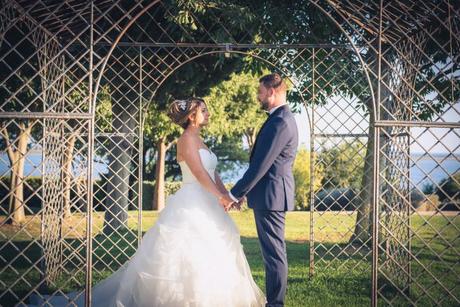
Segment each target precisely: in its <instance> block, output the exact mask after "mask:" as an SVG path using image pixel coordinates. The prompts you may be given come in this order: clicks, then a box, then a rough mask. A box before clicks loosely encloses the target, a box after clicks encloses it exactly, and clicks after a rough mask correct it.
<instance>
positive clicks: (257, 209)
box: [222, 73, 298, 307]
mask: <svg viewBox="0 0 460 307" xmlns="http://www.w3.org/2000/svg"><path fill="white" fill-rule="evenodd" d="M259 82H260V83H259V91H258V95H257V99H258V100H259V101H260V103H261V106H262V108H263V109H264V110H265V111H268V113H269V114H270V115H269V116H268V118H267V120H266V121H265V123H264V124H263V126H262V128H261V129H260V131H259V134H258V135H257V138H256V141H255V144H254V146H253V148H252V152H251V156H250V160H249V167H248V169H247V171H246V172H245V173H244V175H243V177H242V178H241V179H240V180H239V181H238V182H237V183H236V184H235V186H234V187H233V188H232V189H231V190H230V193H229V195H228V196H229V197H227V198H225V199H224V200H222V205H223V206H224V207H226V208H229V207H230V206H231V204H232V202H236V203H239V202H240V201H241V200H242V199H243V198H244V196H247V201H248V206H249V207H250V208H252V209H253V210H254V217H255V221H256V226H257V234H258V237H259V242H260V247H261V250H262V255H263V258H264V265H265V287H266V292H267V301H268V303H267V305H266V306H270V307H271V306H284V297H285V294H286V286H287V271H288V263H287V257H286V243H285V241H284V223H285V216H286V211H289V210H293V209H294V176H293V174H292V166H293V163H294V159H295V155H296V151H297V144H298V132H297V125H296V122H295V119H294V115H293V114H292V112H291V110H290V109H289V106H288V104H287V103H286V84H285V82H284V81H283V79H282V78H281V77H280V75H279V74H277V73H273V74H270V75H266V76H263V77H262V78H260V80H259Z"/></svg>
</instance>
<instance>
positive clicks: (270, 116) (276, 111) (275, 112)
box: [249, 106, 286, 161]
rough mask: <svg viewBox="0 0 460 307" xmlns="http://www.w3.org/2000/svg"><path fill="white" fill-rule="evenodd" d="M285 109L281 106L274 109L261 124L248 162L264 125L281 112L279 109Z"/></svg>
mask: <svg viewBox="0 0 460 307" xmlns="http://www.w3.org/2000/svg"><path fill="white" fill-rule="evenodd" d="M285 107H286V106H281V107H279V108H278V109H276V110H275V111H274V112H273V113H272V114H270V115H269V116H268V118H267V120H266V121H265V122H264V123H263V125H262V127H260V129H259V132H257V136H256V141H255V142H254V146H252V150H251V155H250V156H249V161H251V159H252V155H253V154H254V149H255V148H256V145H257V141H258V140H259V134H260V132H261V131H262V129H263V128H264V127H265V125H266V124H267V123H268V122H269V121H270V118H272V117H273V115H275V114H277V113H278V112H280V111H281V109H284V108H285Z"/></svg>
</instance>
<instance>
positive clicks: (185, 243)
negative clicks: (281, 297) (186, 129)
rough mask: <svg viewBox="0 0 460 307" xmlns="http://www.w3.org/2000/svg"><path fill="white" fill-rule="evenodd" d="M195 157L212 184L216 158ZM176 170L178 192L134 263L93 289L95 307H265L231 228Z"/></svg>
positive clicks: (186, 173) (56, 301)
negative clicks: (198, 158)
mask: <svg viewBox="0 0 460 307" xmlns="http://www.w3.org/2000/svg"><path fill="white" fill-rule="evenodd" d="M199 155H200V157H201V160H202V163H203V165H204V167H205V169H206V170H207V171H208V173H209V175H210V176H211V178H213V179H214V170H215V168H216V165H217V157H216V155H215V154H214V153H212V152H210V151H208V150H206V149H204V148H202V149H200V150H199ZM179 165H180V168H181V171H182V176H183V182H182V186H181V188H180V189H179V190H178V191H177V192H176V193H175V194H173V195H170V196H168V198H167V199H166V206H165V208H164V209H163V211H161V213H160V215H159V217H158V220H157V222H156V223H155V224H154V225H153V226H152V227H151V228H150V229H149V230H148V231H147V232H146V233H145V235H144V237H143V238H142V242H141V244H140V246H139V248H138V250H137V251H136V253H135V254H134V255H133V256H132V258H131V259H130V260H129V261H127V262H126V263H125V264H124V265H123V266H122V267H120V269H118V270H117V271H116V272H115V273H113V274H112V275H111V276H109V277H108V278H106V279H105V280H102V281H101V282H100V283H98V284H97V285H95V286H94V287H93V288H92V305H93V306H117V307H128V306H129V307H135V306H139V307H141V306H145V307H147V306H149V307H151V306H168V307H180V306H197V307H198V306H203V307H204V306H209V307H218V306H229V307H237V306H241V307H248V306H264V305H265V302H266V300H265V296H264V294H263V293H262V291H261V290H260V289H259V287H258V286H257V285H256V283H255V282H254V280H253V278H252V275H251V271H250V268H249V265H248V262H247V260H246V256H245V255H244V252H243V247H242V245H241V243H240V235H239V231H238V229H237V227H236V225H235V223H234V222H233V220H232V219H231V218H230V216H229V215H228V213H226V212H225V211H224V209H223V208H222V207H221V206H220V204H219V202H218V200H217V198H216V197H215V196H214V195H212V194H211V193H209V192H208V191H207V190H205V189H204V188H203V187H202V186H201V185H200V184H199V182H198V180H197V179H196V178H195V177H194V176H193V174H192V172H191V171H190V169H189V167H188V166H187V164H186V163H185V162H184V161H181V162H179ZM75 294H76V293H71V294H69V295H70V296H73V297H74V296H75ZM83 301H84V292H80V293H79V297H78V298H77V299H76V303H77V304H78V306H80V305H82V306H83V305H84V303H83ZM68 302H69V301H68V300H67V299H65V298H64V297H51V298H48V301H47V302H46V303H48V304H50V305H53V306H56V305H66V304H67V303H68ZM41 303H43V301H42V302H41ZM46 303H45V305H46Z"/></svg>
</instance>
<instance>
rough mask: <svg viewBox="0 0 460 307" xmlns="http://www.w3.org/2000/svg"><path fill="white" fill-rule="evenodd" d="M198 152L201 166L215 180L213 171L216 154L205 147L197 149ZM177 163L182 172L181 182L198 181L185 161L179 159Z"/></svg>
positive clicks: (215, 164) (215, 163)
mask: <svg viewBox="0 0 460 307" xmlns="http://www.w3.org/2000/svg"><path fill="white" fill-rule="evenodd" d="M198 154H199V155H200V158H201V163H202V164H203V167H204V168H205V169H206V171H207V172H208V174H209V176H211V178H212V180H214V181H215V178H214V171H215V169H216V166H217V156H216V155H215V154H214V153H213V152H211V151H209V150H207V149H205V148H200V149H198ZM178 163H179V166H180V169H181V173H182V184H189V183H199V182H198V179H196V177H195V176H194V175H193V174H192V171H191V170H190V168H189V167H188V165H187V163H186V162H185V161H180V162H178Z"/></svg>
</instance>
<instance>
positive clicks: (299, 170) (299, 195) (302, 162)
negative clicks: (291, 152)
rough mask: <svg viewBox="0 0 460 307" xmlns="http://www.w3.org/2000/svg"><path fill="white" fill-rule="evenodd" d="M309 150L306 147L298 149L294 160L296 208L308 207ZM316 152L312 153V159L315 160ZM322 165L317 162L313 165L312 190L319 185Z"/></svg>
mask: <svg viewBox="0 0 460 307" xmlns="http://www.w3.org/2000/svg"><path fill="white" fill-rule="evenodd" d="M310 154H311V153H310V151H308V150H306V149H299V150H298V151H297V155H296V158H295V161H294V167H293V174H294V180H295V202H296V209H308V208H309V206H308V204H309V201H308V199H310V196H311V192H312V191H311V190H310V182H311V181H310V180H311V177H312V176H310V174H311V171H310ZM316 155H317V154H316V153H313V161H315V159H316V158H315V156H316ZM323 170H324V168H323V166H322V165H321V164H317V166H316V167H314V176H313V178H314V182H313V191H317V190H318V189H319V188H320V187H321V181H322V179H323V176H324V174H323Z"/></svg>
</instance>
